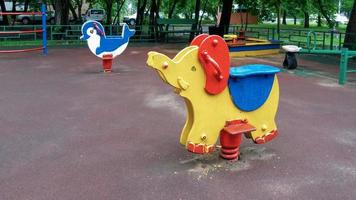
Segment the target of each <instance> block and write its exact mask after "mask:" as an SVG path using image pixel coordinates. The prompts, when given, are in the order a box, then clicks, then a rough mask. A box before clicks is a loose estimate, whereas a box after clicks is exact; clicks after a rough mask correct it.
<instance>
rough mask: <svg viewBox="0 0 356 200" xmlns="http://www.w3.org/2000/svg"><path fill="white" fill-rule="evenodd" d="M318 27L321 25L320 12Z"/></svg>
mask: <svg viewBox="0 0 356 200" xmlns="http://www.w3.org/2000/svg"><path fill="white" fill-rule="evenodd" d="M318 27H321V16H320V13H319V14H318Z"/></svg>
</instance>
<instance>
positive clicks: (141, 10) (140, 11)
mask: <svg viewBox="0 0 356 200" xmlns="http://www.w3.org/2000/svg"><path fill="white" fill-rule="evenodd" d="M146 4H147V0H138V2H137V15H136V35H140V34H141V26H142V24H143V17H144V15H145V8H146Z"/></svg>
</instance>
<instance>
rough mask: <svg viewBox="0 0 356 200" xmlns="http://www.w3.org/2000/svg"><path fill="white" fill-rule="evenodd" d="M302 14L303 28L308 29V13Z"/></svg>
mask: <svg viewBox="0 0 356 200" xmlns="http://www.w3.org/2000/svg"><path fill="white" fill-rule="evenodd" d="M303 13H304V28H309V13H308V12H307V11H303Z"/></svg>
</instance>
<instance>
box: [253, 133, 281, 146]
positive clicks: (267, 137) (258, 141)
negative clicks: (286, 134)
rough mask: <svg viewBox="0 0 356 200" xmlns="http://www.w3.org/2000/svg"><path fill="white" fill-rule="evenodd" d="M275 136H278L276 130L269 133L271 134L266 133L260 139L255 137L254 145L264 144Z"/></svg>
mask: <svg viewBox="0 0 356 200" xmlns="http://www.w3.org/2000/svg"><path fill="white" fill-rule="evenodd" d="M277 135H278V131H277V130H274V131H271V132H269V133H267V134H266V135H263V136H262V137H257V138H256V139H255V143H256V144H264V143H266V142H269V141H271V140H273V139H274V138H275V137H277Z"/></svg>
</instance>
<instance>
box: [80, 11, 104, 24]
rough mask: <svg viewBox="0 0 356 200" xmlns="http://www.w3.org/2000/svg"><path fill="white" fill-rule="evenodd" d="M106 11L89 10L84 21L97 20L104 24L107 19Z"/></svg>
mask: <svg viewBox="0 0 356 200" xmlns="http://www.w3.org/2000/svg"><path fill="white" fill-rule="evenodd" d="M105 16H106V15H105V10H103V9H89V10H88V11H87V13H86V14H85V17H84V19H85V20H86V21H88V20H95V21H98V22H103V21H104V19H105Z"/></svg>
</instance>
